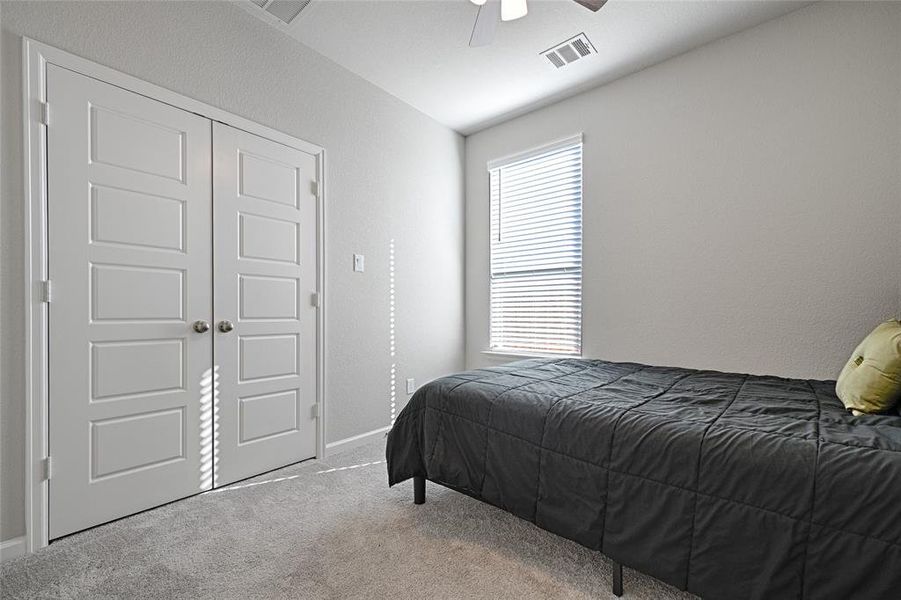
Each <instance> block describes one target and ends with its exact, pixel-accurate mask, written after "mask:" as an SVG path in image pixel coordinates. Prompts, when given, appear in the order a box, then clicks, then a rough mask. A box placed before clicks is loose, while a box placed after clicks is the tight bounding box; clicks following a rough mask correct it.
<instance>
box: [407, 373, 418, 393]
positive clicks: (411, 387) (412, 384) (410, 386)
mask: <svg viewBox="0 0 901 600" xmlns="http://www.w3.org/2000/svg"><path fill="white" fill-rule="evenodd" d="M415 391H416V380H415V379H413V378H412V377H410V378H409V379H407V393H408V394H412V393H413V392H415Z"/></svg>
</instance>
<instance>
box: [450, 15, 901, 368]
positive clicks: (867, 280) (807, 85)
mask: <svg viewBox="0 0 901 600" xmlns="http://www.w3.org/2000/svg"><path fill="white" fill-rule="evenodd" d="M578 131H583V132H584V134H585V146H584V196H583V202H584V208H583V213H584V245H583V252H584V257H583V262H584V288H583V290H584V300H583V317H584V321H583V349H584V354H585V356H589V357H598V358H606V359H610V360H632V361H640V362H645V363H653V364H664V365H677V366H688V367H699V368H712V369H719V370H726V371H740V372H753V373H772V374H777V375H786V376H799V377H815V378H831V377H835V376H836V375H837V374H838V371H839V369H840V368H841V366H842V364H843V363H844V361H845V360H846V359H847V357H848V355H849V354H850V352H851V350H852V349H853V347H854V346H855V345H856V343H857V342H858V341H859V340H860V338H862V337H863V336H864V335H865V334H866V333H867V332H868V331H869V330H870V329H871V328H873V327H874V326H875V325H876V324H877V323H878V322H880V321H881V320H883V319H885V318H888V317H891V316H893V315H894V316H898V314H899V311H901V288H899V279H901V276H899V272H901V271H899V265H901V237H899V230H901V169H899V164H901V4H899V3H894V2H892V3H882V2H864V3H831V2H820V3H816V4H814V5H812V6H809V7H806V8H804V9H801V10H799V11H797V12H794V13H791V14H789V15H786V16H784V17H781V18H779V19H776V20H773V21H770V22H768V23H764V24H762V25H760V26H758V27H755V28H753V29H750V30H747V31H744V32H741V33H738V34H736V35H733V36H731V37H727V38H724V39H722V40H719V41H717V42H714V43H712V44H709V45H707V46H704V47H701V48H699V49H696V50H694V51H691V52H688V53H686V54H683V55H682V56H679V57H676V58H674V59H672V60H669V61H666V62H664V63H661V64H659V65H656V66H653V67H650V68H648V69H646V70H644V71H642V72H639V73H637V74H634V75H632V76H629V77H626V78H623V79H620V80H618V81H616V82H613V83H611V84H609V85H606V86H603V87H600V88H597V89H595V90H592V91H589V92H586V93H584V94H581V95H578V96H575V97H573V98H571V99H568V100H565V101H563V102H560V103H558V104H555V105H553V106H550V107H548V108H544V109H541V110H538V111H535V112H533V113H530V114H528V115H525V116H523V117H520V118H517V119H514V120H512V121H508V122H506V123H503V124H501V125H499V126H496V127H493V128H491V129H488V130H484V131H482V132H480V133H477V134H475V135H472V136H469V137H468V138H467V140H466V165H467V172H466V178H467V184H466V185H467V188H466V191H467V194H466V197H467V207H466V215H467V216H466V218H467V228H466V230H467V239H466V296H467V300H466V322H467V327H466V334H467V338H466V343H467V363H468V364H469V365H470V366H477V365H482V364H485V363H489V362H492V359H491V357H488V356H485V355H484V354H482V351H483V350H485V349H486V348H487V347H488V285H487V283H488V218H487V217H488V194H487V190H488V177H487V173H486V170H485V163H486V161H487V160H489V159H492V158H496V157H499V156H504V155H507V154H510V153H513V152H516V151H519V150H522V149H524V148H529V147H531V146H535V145H539V144H541V143H544V142H547V141H551V140H554V139H557V138H560V137H563V136H567V135H571V134H573V133H576V132H578Z"/></svg>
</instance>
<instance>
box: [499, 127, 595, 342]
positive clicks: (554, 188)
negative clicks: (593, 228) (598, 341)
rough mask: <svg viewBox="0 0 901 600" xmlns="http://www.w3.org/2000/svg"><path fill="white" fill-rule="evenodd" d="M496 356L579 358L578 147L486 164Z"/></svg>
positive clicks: (571, 144)
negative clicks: (487, 168) (504, 354)
mask: <svg viewBox="0 0 901 600" xmlns="http://www.w3.org/2000/svg"><path fill="white" fill-rule="evenodd" d="M489 179H490V204H491V228H490V229H491V259H490V260H491V267H490V295H491V309H490V312H491V325H490V327H491V332H490V346H491V350H493V351H512V352H517V353H526V354H575V355H579V354H581V352H582V140H581V136H580V137H579V138H574V139H572V140H568V141H566V142H562V143H561V142H558V143H555V144H553V145H551V146H548V147H545V148H544V149H539V150H536V151H532V152H529V153H527V154H524V155H519V156H517V157H514V158H512V159H509V160H508V161H506V162H505V161H493V162H492V163H491V164H489Z"/></svg>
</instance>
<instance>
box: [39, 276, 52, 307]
mask: <svg viewBox="0 0 901 600" xmlns="http://www.w3.org/2000/svg"><path fill="white" fill-rule="evenodd" d="M52 292H53V287H52V286H51V283H50V280H49V279H45V280H44V281H42V282H41V301H42V302H47V303H48V304H49V303H50V302H51V301H52V300H53V293H52Z"/></svg>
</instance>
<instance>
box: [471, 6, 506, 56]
mask: <svg viewBox="0 0 901 600" xmlns="http://www.w3.org/2000/svg"><path fill="white" fill-rule="evenodd" d="M500 20H501V0H488V1H487V2H485V4H483V5H482V6H480V7H479V14H478V15H476V23H475V25H473V27H472V36H471V37H470V38H469V47H470V48H475V47H476V46H487V45H488V44H490V43H491V42H493V41H494V32H495V30H496V29H497V24H498V23H499V22H500Z"/></svg>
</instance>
